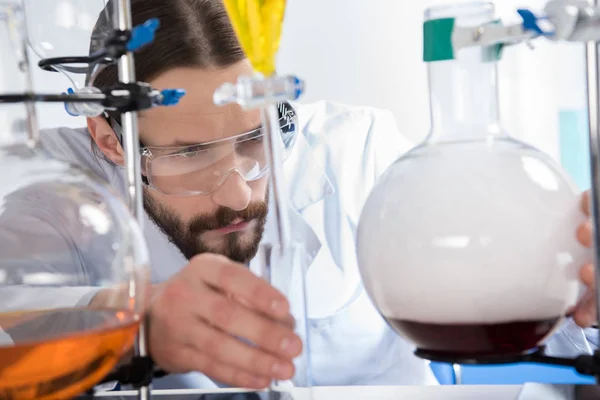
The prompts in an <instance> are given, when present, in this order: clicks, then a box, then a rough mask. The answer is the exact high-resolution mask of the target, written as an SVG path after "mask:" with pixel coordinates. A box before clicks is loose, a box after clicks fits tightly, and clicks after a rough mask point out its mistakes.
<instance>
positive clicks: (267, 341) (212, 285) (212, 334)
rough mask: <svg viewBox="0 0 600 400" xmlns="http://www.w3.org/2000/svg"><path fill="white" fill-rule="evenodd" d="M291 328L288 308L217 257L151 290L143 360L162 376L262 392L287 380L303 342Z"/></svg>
mask: <svg viewBox="0 0 600 400" xmlns="http://www.w3.org/2000/svg"><path fill="white" fill-rule="evenodd" d="M290 320H292V321H293V318H291V316H290V315H289V304H288V301H287V300H286V298H285V297H284V296H283V295H282V294H281V293H280V292H278V291H277V290H276V289H275V288H273V287H272V286H270V285H269V284H268V282H266V281H265V280H264V279H261V278H259V277H257V276H256V275H254V274H253V273H252V272H251V271H249V270H248V268H246V267H245V266H243V265H241V264H237V263H234V262H233V261H230V260H229V259H227V258H225V257H223V256H219V255H214V254H202V255H199V256H196V257H195V258H193V259H192V260H191V261H190V263H189V264H188V265H187V266H186V267H185V268H184V269H183V270H181V271H180V272H179V273H178V274H177V275H175V276H173V277H172V278H171V279H170V280H169V281H167V282H165V283H164V284H161V285H160V286H159V287H157V288H156V289H155V290H154V293H153V296H152V300H151V304H150V311H149V327H148V339H149V344H150V354H151V355H152V358H153V359H154V361H155V363H156V364H158V366H159V367H161V368H163V369H164V370H166V371H168V372H172V373H185V372H191V371H197V372H201V373H203V374H205V375H207V376H209V377H211V378H213V379H216V380H217V381H219V382H222V383H225V384H228V385H232V386H237V387H247V388H256V389H261V388H265V387H267V386H268V384H269V382H270V381H271V380H272V379H280V380H285V379H289V378H291V377H292V376H293V375H294V366H293V364H292V359H293V358H294V357H296V356H298V355H299V354H300V353H301V351H302V341H301V339H300V338H299V337H298V336H296V335H295V333H294V331H293V326H291V325H293V324H292V323H290ZM248 342H251V343H253V344H254V346H253V345H250V344H248Z"/></svg>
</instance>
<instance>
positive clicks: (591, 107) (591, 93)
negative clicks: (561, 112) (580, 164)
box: [585, 0, 600, 383]
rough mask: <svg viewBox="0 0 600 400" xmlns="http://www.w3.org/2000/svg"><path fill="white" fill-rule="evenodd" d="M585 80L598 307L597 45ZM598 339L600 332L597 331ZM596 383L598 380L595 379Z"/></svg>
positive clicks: (589, 51)
mask: <svg viewBox="0 0 600 400" xmlns="http://www.w3.org/2000/svg"><path fill="white" fill-rule="evenodd" d="M590 4H591V5H593V6H597V5H598V0H590ZM585 58H586V80H587V103H588V115H589V121H588V124H589V126H588V128H589V143H590V168H591V177H592V182H591V191H590V194H591V214H592V223H593V242H594V256H595V257H594V266H595V271H596V273H595V274H596V304H597V305H600V290H599V289H600V159H599V156H600V137H599V134H600V118H599V113H600V109H599V108H598V107H599V106H600V92H599V90H598V84H599V83H600V71H599V70H598V67H599V65H598V43H597V42H587V43H586V54H585ZM597 309H598V310H597V312H598V316H597V318H598V320H599V321H600V307H597ZM599 339H600V331H599ZM597 382H598V383H600V380H598V378H597Z"/></svg>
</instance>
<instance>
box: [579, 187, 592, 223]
mask: <svg viewBox="0 0 600 400" xmlns="http://www.w3.org/2000/svg"><path fill="white" fill-rule="evenodd" d="M580 205H581V211H583V212H584V214H585V215H587V216H588V217H589V216H591V214H592V213H591V211H590V191H589V190H586V191H585V192H583V195H582V196H581V204H580Z"/></svg>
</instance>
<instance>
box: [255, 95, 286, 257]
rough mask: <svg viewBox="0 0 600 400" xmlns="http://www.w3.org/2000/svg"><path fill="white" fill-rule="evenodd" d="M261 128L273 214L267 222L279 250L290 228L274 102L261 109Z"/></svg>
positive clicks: (284, 246) (279, 135) (284, 243)
mask: <svg viewBox="0 0 600 400" xmlns="http://www.w3.org/2000/svg"><path fill="white" fill-rule="evenodd" d="M261 118H262V124H263V129H264V130H265V135H264V145H265V152H266V155H267V165H268V166H269V184H270V185H269V193H270V195H269V197H270V202H271V203H272V204H273V208H274V215H272V216H271V217H270V218H271V221H270V222H269V223H270V225H271V226H272V227H273V229H274V230H275V231H276V234H277V242H278V243H273V244H274V245H279V249H280V251H285V249H286V248H288V246H289V245H290V233H289V232H290V228H289V219H288V214H287V211H288V210H287V207H288V204H289V203H288V197H287V190H286V187H285V180H284V177H283V162H282V160H283V157H282V154H281V146H279V143H280V142H281V140H280V139H279V138H280V137H281V132H280V127H279V114H278V112H277V106H276V105H275V104H269V105H267V106H266V107H263V108H262V109H261Z"/></svg>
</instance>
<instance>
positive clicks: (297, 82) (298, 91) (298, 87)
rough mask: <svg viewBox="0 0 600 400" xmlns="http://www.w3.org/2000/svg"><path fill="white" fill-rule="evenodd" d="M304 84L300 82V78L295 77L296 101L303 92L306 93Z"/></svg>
mask: <svg viewBox="0 0 600 400" xmlns="http://www.w3.org/2000/svg"><path fill="white" fill-rule="evenodd" d="M301 83H302V82H301V81H300V79H299V78H298V77H296V76H295V77H294V84H295V85H296V92H295V93H294V94H295V96H296V97H295V98H294V100H297V99H298V98H299V97H300V96H301V95H302V92H303V91H304V85H302V84H301Z"/></svg>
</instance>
